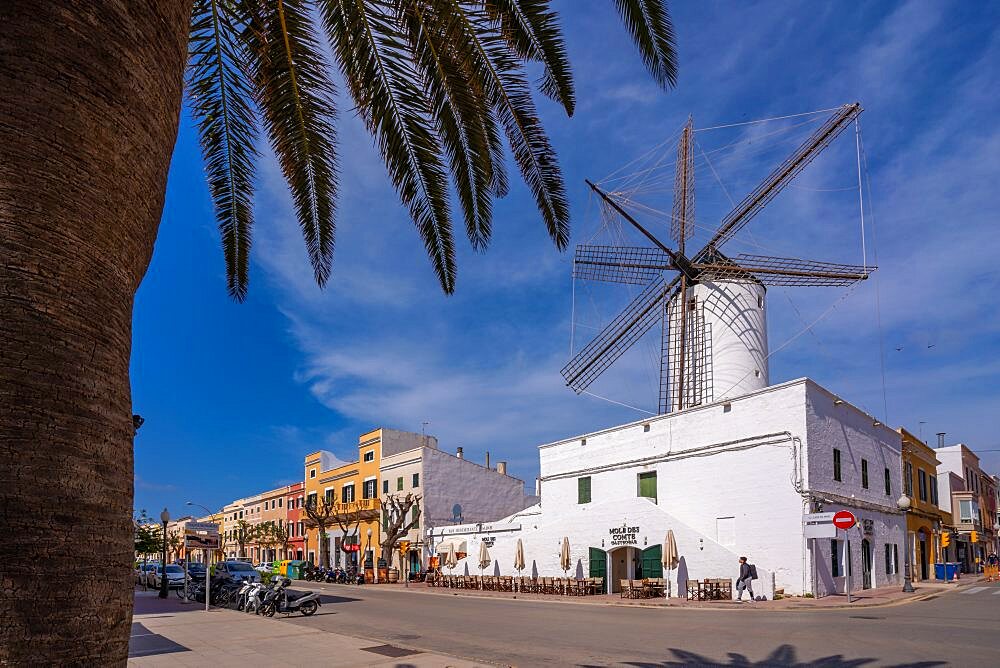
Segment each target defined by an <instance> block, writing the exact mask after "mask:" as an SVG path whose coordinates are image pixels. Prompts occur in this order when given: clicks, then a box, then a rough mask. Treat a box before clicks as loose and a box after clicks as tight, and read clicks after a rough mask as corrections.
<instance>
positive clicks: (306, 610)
mask: <svg viewBox="0 0 1000 668" xmlns="http://www.w3.org/2000/svg"><path fill="white" fill-rule="evenodd" d="M318 607H319V606H317V605H316V601H306V602H305V603H303V604H302V606H301V607H299V610H300V611H301V612H302V616H303V617H308V616H309V615H311V614H313V613H315V612H316V609H317V608H318Z"/></svg>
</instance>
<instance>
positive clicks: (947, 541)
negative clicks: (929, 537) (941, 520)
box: [941, 531, 951, 549]
mask: <svg viewBox="0 0 1000 668" xmlns="http://www.w3.org/2000/svg"><path fill="white" fill-rule="evenodd" d="M949 545H951V532H950V531H945V532H944V533H942V534H941V549H944V548H946V547H948V546H949Z"/></svg>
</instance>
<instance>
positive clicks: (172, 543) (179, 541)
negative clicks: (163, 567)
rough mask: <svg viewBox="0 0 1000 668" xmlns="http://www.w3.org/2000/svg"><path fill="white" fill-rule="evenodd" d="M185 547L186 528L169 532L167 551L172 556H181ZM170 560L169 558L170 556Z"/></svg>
mask: <svg viewBox="0 0 1000 668" xmlns="http://www.w3.org/2000/svg"><path fill="white" fill-rule="evenodd" d="M182 547H184V530H183V529H174V530H173V531H171V532H170V533H168V534H167V552H168V553H169V555H170V556H173V557H175V558H180V556H181V548H182ZM168 561H169V558H168Z"/></svg>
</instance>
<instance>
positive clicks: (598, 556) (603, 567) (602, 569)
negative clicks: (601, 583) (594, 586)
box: [587, 547, 608, 578]
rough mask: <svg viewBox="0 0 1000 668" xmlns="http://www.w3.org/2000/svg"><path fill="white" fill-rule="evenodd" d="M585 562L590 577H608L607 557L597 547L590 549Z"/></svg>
mask: <svg viewBox="0 0 1000 668" xmlns="http://www.w3.org/2000/svg"><path fill="white" fill-rule="evenodd" d="M589 552H590V554H589V556H588V557H587V562H588V563H589V564H590V575H589V576H588V577H592V578H607V577H608V555H607V554H606V553H605V552H604V550H602V549H601V548H599V547H592V548H590V550H589Z"/></svg>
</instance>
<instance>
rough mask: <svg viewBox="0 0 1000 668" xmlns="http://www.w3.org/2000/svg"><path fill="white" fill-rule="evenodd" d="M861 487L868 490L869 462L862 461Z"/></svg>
mask: <svg viewBox="0 0 1000 668" xmlns="http://www.w3.org/2000/svg"><path fill="white" fill-rule="evenodd" d="M861 487H862V489H868V460H867V459H862V460H861Z"/></svg>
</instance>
